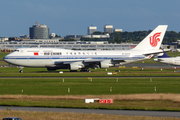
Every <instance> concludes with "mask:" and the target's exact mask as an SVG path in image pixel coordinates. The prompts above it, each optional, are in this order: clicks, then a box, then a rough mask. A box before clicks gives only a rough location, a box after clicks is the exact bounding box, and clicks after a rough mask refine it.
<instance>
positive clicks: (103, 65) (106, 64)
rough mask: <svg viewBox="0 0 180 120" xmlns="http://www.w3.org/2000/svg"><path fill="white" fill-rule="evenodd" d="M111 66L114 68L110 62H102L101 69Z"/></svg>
mask: <svg viewBox="0 0 180 120" xmlns="http://www.w3.org/2000/svg"><path fill="white" fill-rule="evenodd" d="M110 66H114V65H113V64H111V63H110V61H102V62H100V63H99V67H100V68H109V67H110Z"/></svg>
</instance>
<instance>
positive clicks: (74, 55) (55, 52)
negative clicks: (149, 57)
mask: <svg viewBox="0 0 180 120" xmlns="http://www.w3.org/2000/svg"><path fill="white" fill-rule="evenodd" d="M138 52H140V51H132V50H124V51H113V50H110V51H97V50H87V51H83V50H66V49H58V48H19V49H17V50H16V51H14V52H12V53H11V54H9V55H7V56H5V57H4V60H5V61H6V62H8V63H11V64H14V65H18V66H25V67H54V66H55V63H56V62H58V63H60V62H73V61H76V62H78V61H85V60H86V61H87V60H90V61H103V60H115V61H118V60H119V61H120V60H125V61H126V62H124V63H128V62H134V61H138V60H143V59H145V58H146V56H144V55H143V53H144V51H141V53H138ZM118 63H120V62H117V64H118ZM122 63H123V62H122Z"/></svg>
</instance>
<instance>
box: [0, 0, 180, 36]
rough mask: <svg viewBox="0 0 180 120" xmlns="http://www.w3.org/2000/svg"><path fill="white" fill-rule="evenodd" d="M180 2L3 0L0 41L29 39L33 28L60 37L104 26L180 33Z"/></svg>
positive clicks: (140, 0) (170, 0)
mask: <svg viewBox="0 0 180 120" xmlns="http://www.w3.org/2000/svg"><path fill="white" fill-rule="evenodd" d="M179 5H180V0H1V1H0V37H18V36H19V35H29V27H32V25H34V24H35V22H36V21H37V22H38V24H45V25H47V26H48V27H49V28H50V33H56V34H57V35H60V36H62V37H63V36H65V35H86V34H87V27H89V26H91V25H93V26H97V31H102V32H103V31H104V25H106V24H109V25H113V28H114V29H115V28H117V29H123V31H128V32H132V31H142V30H153V29H154V28H156V27H157V26H158V25H168V29H167V31H171V30H172V31H176V32H179V31H180V6H179Z"/></svg>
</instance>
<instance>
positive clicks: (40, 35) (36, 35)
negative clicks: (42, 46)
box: [29, 22, 49, 39]
mask: <svg viewBox="0 0 180 120" xmlns="http://www.w3.org/2000/svg"><path fill="white" fill-rule="evenodd" d="M29 34H30V39H49V28H48V27H47V26H46V25H45V24H42V25H39V24H37V22H36V24H35V25H33V26H32V27H30V28H29Z"/></svg>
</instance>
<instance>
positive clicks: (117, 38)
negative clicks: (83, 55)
mask: <svg viewBox="0 0 180 120" xmlns="http://www.w3.org/2000/svg"><path fill="white" fill-rule="evenodd" d="M151 32H152V30H148V31H134V32H127V31H125V32H115V33H111V34H110V38H106V39H100V38H94V39H93V38H83V37H82V38H81V41H104V40H107V41H108V42H109V43H124V42H135V43H136V42H140V41H141V40H143V39H144V38H145V37H146V36H147V35H148V34H149V33H151ZM98 33H99V34H105V33H103V32H98ZM94 34H97V33H94ZM177 40H180V32H175V31H166V33H165V36H164V40H163V44H169V43H172V42H176V41H177Z"/></svg>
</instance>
